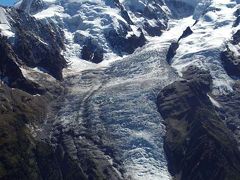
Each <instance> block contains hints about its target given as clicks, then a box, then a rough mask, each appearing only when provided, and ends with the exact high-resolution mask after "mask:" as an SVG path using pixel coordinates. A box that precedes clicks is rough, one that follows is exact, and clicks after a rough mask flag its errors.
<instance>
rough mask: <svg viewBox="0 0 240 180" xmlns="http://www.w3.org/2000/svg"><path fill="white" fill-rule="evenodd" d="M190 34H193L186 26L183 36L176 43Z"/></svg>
mask: <svg viewBox="0 0 240 180" xmlns="http://www.w3.org/2000/svg"><path fill="white" fill-rule="evenodd" d="M192 33H193V31H192V29H191V28H190V27H189V26H188V27H187V29H185V31H183V34H182V35H181V36H180V38H179V39H178V41H180V40H181V39H183V38H186V37H188V36H190V35H191V34H192Z"/></svg>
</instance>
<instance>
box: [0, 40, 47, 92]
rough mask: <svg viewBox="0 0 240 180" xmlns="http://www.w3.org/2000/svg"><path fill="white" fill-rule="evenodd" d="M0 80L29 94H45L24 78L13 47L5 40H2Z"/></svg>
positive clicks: (0, 44)
mask: <svg viewBox="0 0 240 180" xmlns="http://www.w3.org/2000/svg"><path fill="white" fill-rule="evenodd" d="M0 54H1V57H0V79H1V80H2V81H3V82H5V83H6V84H7V85H8V86H10V87H13V88H19V89H22V90H24V91H26V92H29V93H32V94H34V93H40V94H42V93H43V92H44V90H43V89H41V88H40V86H39V85H37V84H36V83H33V82H31V81H29V80H27V79H25V78H24V76H23V75H22V72H21V70H20V68H19V66H18V62H19V61H20V60H19V59H18V57H17V56H16V54H15V53H14V51H13V49H12V48H11V45H10V44H9V43H8V42H7V40H6V39H5V38H2V37H1V38H0Z"/></svg>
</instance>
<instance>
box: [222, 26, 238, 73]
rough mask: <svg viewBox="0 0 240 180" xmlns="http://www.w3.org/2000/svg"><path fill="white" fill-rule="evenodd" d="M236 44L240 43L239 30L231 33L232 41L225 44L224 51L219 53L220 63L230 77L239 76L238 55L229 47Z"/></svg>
mask: <svg viewBox="0 0 240 180" xmlns="http://www.w3.org/2000/svg"><path fill="white" fill-rule="evenodd" d="M238 44H240V30H238V31H237V32H236V33H235V34H234V35H233V38H232V41H231V42H229V44H228V45H227V48H226V51H224V52H222V54H221V59H222V64H223V66H224V68H225V70H226V72H227V73H228V75H229V76H232V77H240V56H239V55H236V54H235V53H234V52H233V51H232V50H231V48H230V46H236V45H238ZM238 51H239V50H238Z"/></svg>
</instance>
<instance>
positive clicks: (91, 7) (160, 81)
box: [0, 0, 239, 180]
mask: <svg viewBox="0 0 240 180" xmlns="http://www.w3.org/2000/svg"><path fill="white" fill-rule="evenodd" d="M168 1H169V0H166V1H162V3H163V6H161V7H157V9H154V7H152V6H153V4H150V5H149V9H150V10H159V8H161V12H162V13H160V14H158V15H157V18H155V19H151V20H149V19H148V18H145V17H144V16H142V15H139V14H138V13H137V12H139V11H142V10H143V9H144V8H145V7H146V6H147V5H148V4H147V2H148V1H146V0H141V1H134V0H131V1H127V0H121V1H119V2H120V3H121V4H122V5H123V7H124V8H125V9H126V10H128V12H129V17H130V18H131V19H132V21H133V22H135V23H134V24H131V25H129V22H127V21H126V19H124V18H123V17H122V16H121V11H120V9H119V8H117V7H114V8H112V7H111V6H112V4H110V5H109V4H106V3H105V2H106V1H103V0H98V1H91V0H81V1H78V0H66V1H61V2H63V3H62V4H61V3H59V1H57V0H44V1H43V2H44V3H45V5H46V6H45V7H44V8H43V9H40V10H38V11H37V12H33V14H32V15H33V16H34V17H35V18H36V19H37V20H39V21H42V22H45V23H52V22H53V23H56V24H57V25H58V26H59V27H62V29H63V31H64V35H65V41H66V42H65V43H66V44H65V46H66V49H65V50H64V51H63V52H62V53H63V55H64V57H65V58H66V59H67V60H68V61H69V67H67V68H66V69H65V70H64V79H65V81H64V82H63V83H65V86H67V90H68V92H67V94H66V96H65V97H64V98H63V99H62V100H61V101H60V102H59V103H60V104H61V108H60V109H59V111H58V113H57V115H56V117H55V119H56V120H55V121H54V122H48V123H53V127H55V126H57V127H58V126H61V128H62V129H63V132H69V131H73V132H74V134H77V136H76V137H74V138H73V137H70V139H71V138H72V141H73V142H74V143H72V141H69V142H67V143H66V146H67V147H68V149H69V151H70V154H71V155H72V157H73V158H74V159H75V158H76V159H77V158H78V157H77V156H78V154H77V145H76V144H77V142H80V141H82V140H83V139H87V141H89V144H91V143H92V142H91V140H89V139H88V136H91V138H92V139H94V141H96V142H100V141H101V143H102V144H101V146H100V145H99V146H98V145H96V149H98V150H99V151H100V152H102V153H103V154H104V156H105V158H106V159H109V161H110V162H111V164H115V163H117V162H115V161H120V162H122V164H123V169H124V173H123V174H122V173H121V172H119V170H118V168H116V172H117V173H119V174H121V175H120V176H123V177H122V178H123V179H134V180H145V179H151V180H155V179H156V180H157V179H162V180H170V179H172V177H171V175H170V173H169V172H168V165H167V159H166V156H165V153H164V148H163V143H164V142H163V141H164V135H165V125H164V120H163V118H162V117H161V115H160V114H159V112H158V110H157V106H156V98H157V94H158V93H159V91H160V90H161V89H163V88H164V87H165V86H167V85H169V84H171V83H172V82H174V81H176V80H180V79H181V77H182V72H183V71H184V70H186V69H187V68H188V67H189V66H191V65H196V66H197V67H200V68H202V69H206V70H209V72H210V73H211V76H212V78H213V85H214V87H213V92H212V93H213V94H215V95H217V94H227V93H229V92H231V91H233V90H232V84H233V82H234V80H233V79H232V78H231V77H229V76H228V75H227V73H226V72H225V70H224V68H223V66H222V63H221V60H220V53H221V52H222V51H223V50H224V49H225V48H226V43H227V42H228V41H229V40H230V39H231V37H232V35H233V34H234V33H235V32H236V30H237V29H238V28H239V26H238V27H235V28H233V24H234V21H235V19H236V18H235V16H234V13H235V11H236V10H237V9H238V8H239V5H238V2H237V1H231V0H225V1H224V2H223V1H221V0H209V1H204V0H199V1H197V0H196V1H190V0H179V2H183V3H187V4H189V5H190V6H192V7H193V8H194V12H193V14H192V15H191V16H189V17H184V18H181V19H178V18H173V17H172V15H171V10H170V9H169V8H168V7H167V6H166V4H167V3H169V2H168ZM25 2H26V1H25ZM29 2H30V1H29ZM159 2H160V1H159ZM165 2H166V4H165ZM76 4H77V8H76V7H75V6H76ZM16 6H17V7H18V8H23V9H24V10H25V11H26V12H30V8H29V7H30V6H29V4H28V5H27V6H26V7H23V6H20V5H19V4H18V5H16ZM110 7H111V8H110ZM4 14H5V12H4V11H3V10H1V9H0V17H1V19H0V20H1V25H2V24H4V26H0V28H2V29H3V30H4V31H3V32H6V33H8V34H9V30H10V25H9V24H8V23H7V21H6V17H5V15H4ZM165 20H166V21H165ZM145 21H148V23H149V24H151V25H152V26H153V27H154V26H157V25H158V23H161V25H163V26H164V29H165V30H163V31H162V33H161V34H160V35H161V36H151V35H150V34H148V33H147V32H146V31H144V28H143V24H142V22H145ZM122 24H124V26H122ZM5 25H7V28H6V26H5ZM125 26H126V27H128V29H127V30H128V31H127V33H126V38H127V37H129V36H132V35H135V36H137V37H139V36H140V30H139V28H142V30H143V33H144V35H145V36H146V39H147V43H146V45H144V46H142V47H139V48H137V49H136V50H135V51H134V53H132V54H130V55H129V54H125V53H122V54H121V55H119V54H117V53H115V52H114V51H113V49H112V48H111V46H109V43H108V41H107V40H106V38H105V36H104V30H108V29H114V30H119V29H121V28H122V27H125ZM188 27H190V28H191V30H192V31H193V33H192V34H191V35H189V36H187V37H184V38H183V39H181V40H180V41H179V47H178V49H177V50H176V54H175V56H174V57H173V59H172V60H171V62H170V63H168V62H167V61H166V56H167V52H168V50H169V47H170V45H171V43H173V42H177V41H178V39H179V37H180V36H181V35H182V33H183V32H184V30H185V29H186V28H188ZM223 35H226V36H223ZM10 36H12V34H11V33H10ZM89 37H91V38H92V39H93V40H94V42H97V43H98V44H100V45H101V46H102V49H103V50H104V52H105V55H104V61H103V62H101V63H99V64H94V63H91V62H88V61H85V60H83V59H82V58H81V56H80V52H81V49H82V47H83V45H84V40H85V39H87V38H89ZM22 71H23V72H24V69H22ZM24 75H25V76H26V78H31V77H29V75H28V73H26V72H25V73H24ZM209 98H210V100H211V102H212V103H213V104H214V105H215V106H219V107H220V104H219V103H218V101H216V100H215V99H214V98H212V97H211V96H210V95H209ZM46 125H48V124H46ZM56 131H57V130H56V129H53V132H52V134H51V135H50V136H51V138H53V139H54V138H55V137H54V136H55V133H56ZM68 136H69V135H68ZM68 136H67V138H69V137H68ZM103 147H111V149H113V151H114V153H116V154H117V156H116V157H114V158H112V157H111V156H110V155H109V154H107V153H105V149H104V148H103Z"/></svg>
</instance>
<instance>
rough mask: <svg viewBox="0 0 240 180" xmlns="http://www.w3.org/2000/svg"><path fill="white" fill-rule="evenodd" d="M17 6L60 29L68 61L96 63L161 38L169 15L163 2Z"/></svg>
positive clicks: (38, 0) (51, 1)
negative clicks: (152, 39) (64, 40)
mask: <svg viewBox="0 0 240 180" xmlns="http://www.w3.org/2000/svg"><path fill="white" fill-rule="evenodd" d="M29 6H30V7H32V8H34V11H32V10H31V9H30V10H29ZM16 7H17V8H20V9H22V10H24V11H26V12H29V11H30V12H31V13H32V14H33V15H34V17H36V18H37V19H39V20H42V21H50V22H54V23H57V24H58V25H59V26H62V28H63V30H64V31H65V37H66V44H67V46H66V47H67V50H66V52H65V57H66V58H67V59H68V60H70V61H71V58H74V59H76V57H77V58H82V59H85V60H89V61H93V62H97V63H98V62H100V61H102V60H103V59H109V58H108V57H109V56H110V57H112V56H116V55H117V56H119V55H120V56H122V55H124V54H129V53H132V52H133V51H134V50H135V49H136V48H138V47H140V46H142V45H143V44H145V42H146V39H145V37H146V36H156V35H157V36H159V35H161V33H162V30H164V29H166V27H167V20H168V15H169V13H170V12H169V9H168V8H167V6H166V5H165V3H164V1H162V0H157V1H146V0H137V1H133V0H131V1H118V0H98V1H91V0H87V1H86V0H84V1H83V0H80V1H79V0H76V1H74V0H63V1H59V0H34V1H33V2H31V1H28V0H22V1H20V2H19V3H17V4H16ZM37 7H38V8H37Z"/></svg>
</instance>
